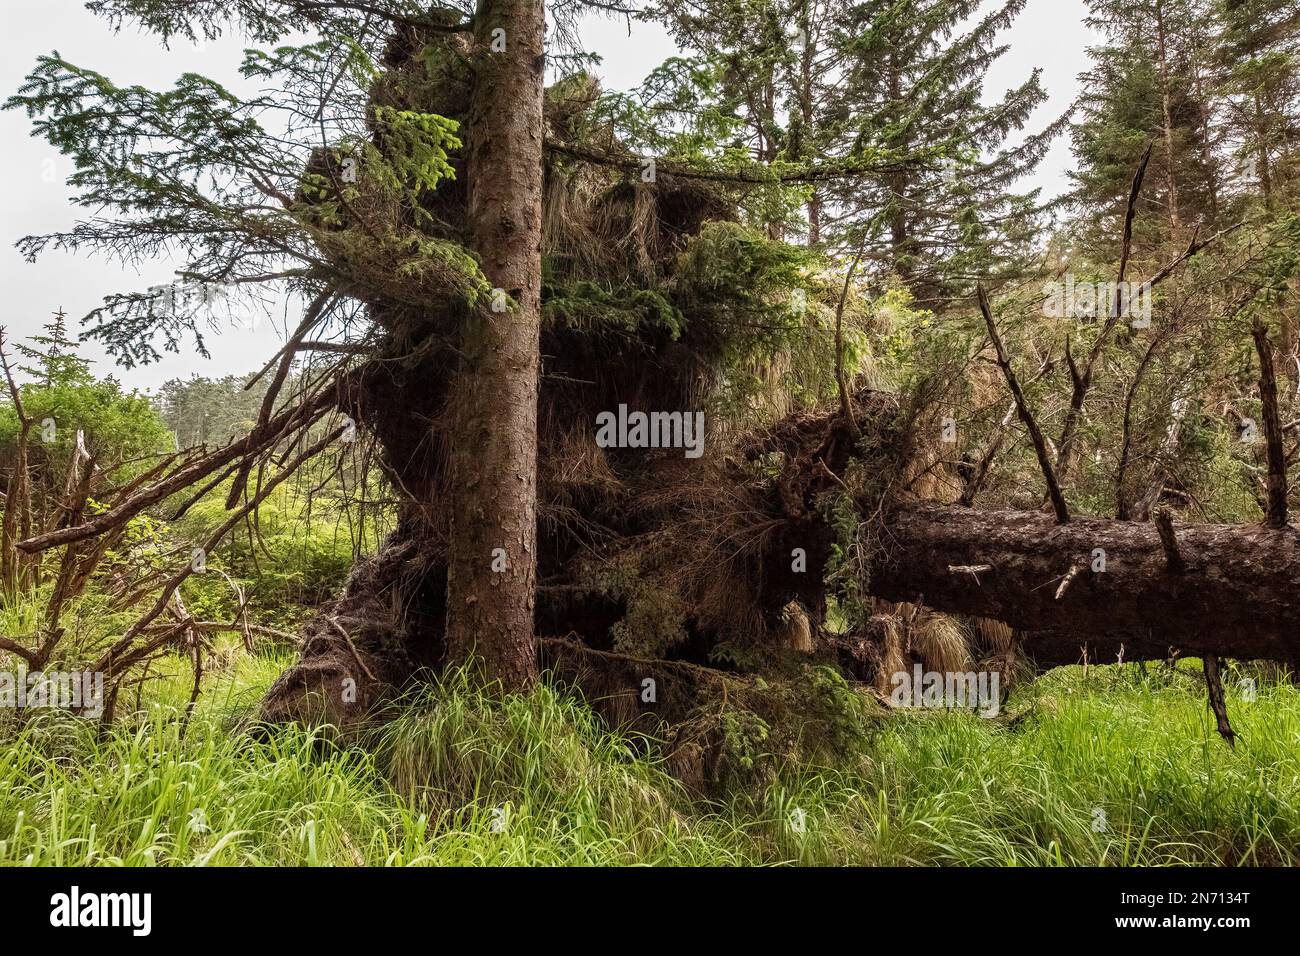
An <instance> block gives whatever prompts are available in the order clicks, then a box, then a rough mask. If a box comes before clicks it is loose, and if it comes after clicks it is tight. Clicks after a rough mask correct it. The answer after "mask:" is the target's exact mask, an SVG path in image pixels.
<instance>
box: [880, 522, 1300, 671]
mask: <svg viewBox="0 0 1300 956" xmlns="http://www.w3.org/2000/svg"><path fill="white" fill-rule="evenodd" d="M887 527H888V533H887V538H888V539H889V541H890V542H891V543H890V546H889V549H888V552H887V555H886V556H884V557H882V559H881V560H879V561H877V562H876V566H875V567H874V568H873V573H872V576H871V580H870V582H869V587H870V590H871V592H872V593H873V594H875V595H876V596H878V597H883V598H886V599H888V600H891V601H911V602H914V603H918V604H924V605H926V606H927V607H930V608H933V609H935V610H938V611H946V612H950V613H960V614H970V615H975V616H978V617H991V618H995V619H997V620H999V621H1003V622H1005V623H1007V624H1009V625H1011V626H1012V627H1014V628H1017V629H1018V630H1025V631H1048V632H1059V633H1061V634H1068V635H1070V636H1069V637H1068V638H1067V639H1066V640H1067V641H1068V642H1070V643H1071V644H1072V645H1073V646H1077V645H1079V644H1083V643H1086V642H1088V641H1089V639H1090V638H1096V637H1100V638H1105V639H1107V640H1110V641H1112V642H1118V641H1123V640H1125V639H1126V636H1127V639H1128V640H1129V641H1130V642H1131V643H1137V642H1139V641H1140V642H1141V643H1142V644H1143V646H1144V647H1145V648H1146V653H1145V654H1144V655H1143V656H1148V657H1151V656H1157V657H1161V656H1165V652H1166V651H1167V648H1168V647H1170V646H1173V647H1176V648H1178V649H1179V650H1180V651H1182V652H1183V653H1184V654H1198V653H1216V654H1219V655H1220V656H1224V657H1235V658H1240V659H1251V658H1267V659H1271V660H1277V661H1288V660H1292V659H1294V658H1295V657H1296V656H1297V651H1298V650H1300V535H1298V534H1297V532H1296V531H1295V530H1294V529H1291V528H1283V529H1278V530H1275V529H1271V528H1264V527H1259V526H1247V525H1219V524H1196V525H1183V526H1180V527H1178V528H1177V529H1176V537H1177V545H1178V553H1179V556H1180V557H1181V559H1182V562H1183V564H1184V566H1185V567H1184V568H1183V569H1182V570H1181V571H1173V570H1170V568H1169V563H1170V562H1169V559H1168V555H1167V554H1166V552H1165V550H1164V547H1163V546H1162V545H1161V541H1160V533H1159V529H1158V528H1157V527H1156V525H1154V524H1151V523H1131V522H1124V521H1109V520H1105V519H1089V518H1078V519H1074V520H1072V521H1071V522H1070V523H1069V524H1068V525H1058V524H1056V523H1055V522H1054V521H1053V519H1052V517H1051V516H1050V515H1046V514H1042V513H1040V512H1014V511H1011V512H1008V511H968V510H965V509H959V508H953V507H944V506H937V505H930V504H921V503H914V504H906V505H899V506H896V507H895V508H894V509H893V510H892V511H891V513H890V514H889V516H888V518H887ZM1097 549H1101V550H1102V551H1104V552H1105V564H1104V570H1099V571H1095V570H1094V568H1096V567H1100V566H1101V565H1100V564H1099V563H1098V562H1097V557H1099V556H1098V554H1097ZM982 566H984V569H982V570H980V568H981V567H982ZM1029 649H1030V651H1031V652H1032V650H1033V648H1032V643H1031V646H1030V648H1029ZM1157 651H1158V652H1159V653H1156V652H1157ZM1135 656H1137V655H1128V656H1126V659H1134V657H1135Z"/></svg>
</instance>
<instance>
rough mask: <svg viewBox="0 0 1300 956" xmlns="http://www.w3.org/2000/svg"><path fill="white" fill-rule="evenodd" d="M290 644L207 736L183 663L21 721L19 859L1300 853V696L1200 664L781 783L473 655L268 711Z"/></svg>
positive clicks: (208, 722)
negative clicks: (352, 707) (661, 746)
mask: <svg viewBox="0 0 1300 956" xmlns="http://www.w3.org/2000/svg"><path fill="white" fill-rule="evenodd" d="M281 664H282V661H280V660H278V659H276V658H263V659H261V660H258V659H256V658H253V659H246V660H244V661H241V662H237V663H235V664H233V665H232V667H231V669H230V671H229V672H228V673H226V674H224V675H223V676H222V678H221V679H219V680H218V682H217V685H216V686H215V687H214V688H213V689H212V690H211V691H210V692H209V693H208V695H207V696H206V698H205V701H204V704H203V707H202V708H201V709H200V710H199V711H198V712H197V713H196V715H195V717H194V719H193V720H192V721H191V723H190V724H189V726H188V729H187V730H186V731H185V733H184V735H183V736H182V735H181V732H180V723H179V722H178V721H177V720H176V715H177V713H178V709H179V707H180V705H181V704H182V703H183V692H182V691H181V690H180V688H182V687H183V686H184V685H185V677H184V675H183V674H178V675H177V676H176V679H175V681H174V682H173V683H174V685H175V686H174V687H173V686H172V684H170V683H163V684H161V685H159V686H158V687H156V688H154V689H153V690H151V691H150V693H149V700H148V702H147V703H146V705H145V706H144V708H143V710H142V712H141V713H138V714H136V715H134V716H133V717H132V718H130V719H128V720H124V721H121V722H120V723H119V724H118V725H117V726H115V727H113V728H112V729H111V730H110V731H109V732H108V733H106V734H104V735H102V736H101V735H98V734H97V733H96V728H95V727H94V726H93V725H91V724H88V723H86V722H83V721H80V720H78V719H76V718H71V717H67V716H62V715H52V714H49V715H45V716H42V717H39V718H38V719H35V720H32V721H29V722H28V723H26V724H25V725H22V726H17V725H11V726H9V727H8V728H7V729H4V730H0V735H2V736H0V864H19V865H21V864H29V865H46V864H64V865H168V864H183V865H266V864H306V865H315V864H328V865H362V864H365V865H412V864H416V865H419V864H435V865H447V864H451V865H462V864H465V865H479V864H482V865H513V864H527V865H538V864H540V865H551V864H580V865H622V864H656V865H662V864H689V865H745V864H777V863H802V864H869V865H875V864H891V865H912V864H986V865H1003V864H1042V865H1055V864H1100V865H1135V864H1169V863H1190V864H1210V863H1220V862H1227V863H1241V864H1292V865H1293V864H1295V863H1297V862H1300V693H1297V691H1296V690H1295V689H1294V688H1292V687H1291V686H1289V685H1287V684H1284V683H1278V682H1269V683H1263V684H1261V685H1260V687H1259V694H1258V699H1257V700H1255V701H1253V702H1246V701H1242V700H1240V699H1236V698H1234V699H1232V700H1230V702H1229V707H1230V710H1231V713H1232V719H1233V723H1234V726H1236V728H1237V730H1238V731H1239V733H1240V734H1241V739H1240V740H1239V742H1238V745H1237V748H1236V749H1235V750H1230V749H1229V748H1228V747H1227V746H1226V745H1225V744H1224V743H1223V741H1221V740H1220V739H1219V738H1218V737H1217V735H1216V734H1215V732H1214V726H1213V721H1212V719H1211V718H1210V717H1209V715H1208V713H1207V712H1206V709H1205V704H1204V698H1203V691H1202V690H1201V688H1200V686H1199V682H1198V681H1197V680H1195V679H1193V678H1191V677H1188V676H1186V675H1183V674H1177V673H1175V674H1172V675H1170V674H1166V675H1164V676H1161V677H1159V678H1158V679H1157V678H1155V677H1153V678H1149V679H1148V678H1143V677H1141V676H1135V675H1136V672H1135V671H1134V670H1133V669H1132V668H1129V667H1125V668H1114V667H1110V668H1095V667H1094V668H1092V669H1091V671H1090V672H1089V674H1088V675H1087V676H1086V677H1085V676H1084V675H1083V674H1082V673H1081V672H1080V671H1079V669H1077V668H1066V669H1062V670H1061V671H1057V672H1053V674H1051V675H1049V677H1047V678H1045V679H1043V680H1040V681H1038V682H1037V683H1035V684H1033V685H1030V686H1029V687H1028V688H1027V689H1025V690H1023V691H1020V692H1018V694H1017V696H1016V697H1015V698H1014V699H1013V700H1012V702H1011V705H1010V707H1009V709H1008V715H1007V716H1006V717H1004V718H1001V719H998V720H982V719H980V718H978V717H976V716H972V715H969V714H958V713H952V714H915V715H904V714H899V715H895V716H893V717H891V718H890V719H888V720H884V721H878V722H875V723H874V724H873V726H874V727H876V728H877V729H874V730H872V731H871V736H870V738H869V739H868V741H867V744H866V746H865V748H863V750H862V752H861V753H859V754H857V755H855V756H852V757H849V756H846V757H845V758H844V760H843V761H842V762H841V763H839V764H838V765H836V766H831V767H790V768H787V769H786V771H785V772H784V773H782V774H781V775H780V777H779V779H778V780H777V781H776V783H774V784H772V785H770V786H767V787H766V788H764V789H763V790H762V791H761V792H757V793H755V792H747V791H745V790H743V789H737V790H736V791H734V792H732V793H731V794H727V795H723V796H722V797H720V798H715V799H714V800H712V801H706V800H704V799H703V798H700V797H698V796H693V795H691V794H688V793H687V792H685V791H684V790H683V788H682V787H681V785H680V784H678V783H677V782H676V781H675V780H674V779H673V778H672V777H671V776H669V775H668V774H667V773H666V771H665V770H664V767H663V766H662V764H661V762H660V761H659V760H657V759H656V758H654V757H652V756H647V755H646V754H645V753H644V752H643V751H644V748H641V747H637V746H634V743H635V742H634V741H632V740H629V739H627V738H625V737H622V736H620V735H618V734H616V733H610V732H609V731H607V730H606V729H605V728H604V727H603V726H602V725H601V724H600V722H599V721H598V719H597V718H596V717H595V716H594V715H593V714H592V712H591V711H590V710H589V709H588V708H587V707H585V706H584V705H583V704H582V703H581V702H579V701H576V700H573V699H570V698H566V697H564V696H562V695H560V694H559V693H557V692H556V691H555V690H554V689H553V688H551V687H549V686H547V685H543V686H541V687H539V688H538V689H537V690H536V691H535V692H534V693H532V694H530V695H528V696H527V697H507V698H505V699H504V700H498V699H493V698H491V697H488V696H485V695H483V694H481V693H478V692H476V691H475V690H474V689H473V688H472V687H470V686H469V685H468V684H467V683H466V682H465V680H464V679H463V677H461V676H459V675H453V676H451V677H449V678H448V679H447V680H446V681H445V682H444V683H443V684H442V685H441V686H438V687H435V688H430V689H428V690H427V691H426V692H424V693H421V694H419V695H416V696H414V697H412V698H411V699H409V700H407V701H405V702H403V708H402V711H401V713H400V714H399V715H398V716H397V717H396V719H395V720H392V721H391V722H388V723H386V724H384V725H383V726H382V727H380V728H378V729H376V730H375V731H373V732H372V733H371V734H369V735H368V736H367V737H365V738H364V739H361V740H358V741H355V742H352V743H349V744H343V743H338V742H335V741H334V740H332V739H331V738H330V737H329V736H327V735H324V734H319V733H312V732H308V731H304V730H301V729H296V728H281V729H278V730H276V731H275V732H274V733H272V734H270V735H269V736H265V737H259V736H257V735H253V734H249V733H247V732H245V730H244V729H242V727H243V725H242V724H240V723H239V718H240V717H241V716H242V715H246V714H248V713H249V712H250V708H251V706H252V702H253V701H254V700H255V699H256V696H257V694H258V693H260V691H261V689H262V688H263V687H264V686H265V682H266V681H267V680H268V679H269V678H270V676H271V675H273V674H274V673H275V671H276V670H277V669H278V668H279V666H280V665H281Z"/></svg>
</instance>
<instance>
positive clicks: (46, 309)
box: [0, 0, 1093, 389]
mask: <svg viewBox="0 0 1300 956" xmlns="http://www.w3.org/2000/svg"><path fill="white" fill-rule="evenodd" d="M0 7H2V8H3V14H2V17H3V19H2V20H0V99H3V98H4V97H7V96H9V95H10V94H11V93H13V92H14V91H15V90H16V89H17V88H18V86H19V84H20V83H21V82H22V80H23V78H24V77H25V76H26V75H27V72H28V71H29V70H30V69H31V67H32V66H33V65H34V63H35V60H36V57H37V56H38V55H39V54H42V53H48V52H50V51H52V50H58V51H59V53H60V54H62V55H63V56H64V57H65V58H66V59H68V60H70V61H71V62H73V63H76V64H78V65H80V66H85V67H88V68H90V69H94V70H97V71H99V72H101V73H104V74H106V75H107V76H109V77H110V78H112V79H113V80H114V81H115V82H117V83H119V84H129V83H140V84H144V85H146V86H150V87H168V86H170V85H171V84H172V82H173V81H174V80H175V79H176V77H177V76H179V75H180V74H181V73H184V72H189V71H192V72H198V73H203V74H205V75H207V76H210V77H212V78H213V79H216V80H217V81H219V82H222V83H224V84H226V85H228V86H230V87H231V88H232V89H234V90H236V91H239V90H241V89H247V87H246V86H245V85H244V84H243V83H242V81H241V78H240V77H239V75H238V66H239V63H240V60H241V49H242V47H241V44H240V42H239V41H238V39H237V38H236V39H231V38H223V39H222V40H220V41H218V42H215V43H207V44H205V45H204V47H203V48H201V49H195V48H193V47H192V46H191V45H190V44H189V43H184V42H181V43H178V44H177V45H175V46H174V47H173V49H171V50H165V49H163V48H162V47H161V46H160V45H159V44H158V43H157V41H156V39H155V38H154V37H152V36H149V35H144V34H139V33H136V32H134V31H132V30H124V31H123V32H122V33H119V34H117V35H114V34H113V33H112V32H111V31H110V30H109V29H108V27H107V26H106V25H105V23H104V21H102V20H101V19H99V18H97V17H95V16H92V15H91V14H90V13H88V12H86V10H85V9H84V8H83V7H82V3H81V0H0ZM1083 7H1084V4H1083V0H1029V4H1028V6H1027V8H1026V10H1025V12H1024V13H1023V14H1022V15H1021V16H1020V18H1019V20H1018V21H1017V22H1016V25H1015V27H1014V28H1013V29H1012V30H1011V31H1010V32H1009V33H1008V34H1007V37H1006V40H1007V42H1009V43H1010V44H1011V49H1010V50H1009V51H1008V52H1007V53H1006V55H1005V56H1003V57H1002V58H1001V59H1000V60H999V61H998V62H997V63H996V64H995V65H994V66H993V68H992V69H991V70H990V71H989V74H988V77H987V80H986V86H985V88H986V92H987V94H988V95H989V96H990V97H993V96H996V95H997V94H999V93H1000V92H1001V91H1003V90H1005V89H1006V88H1008V87H1011V86H1015V85H1018V84H1020V83H1021V82H1023V81H1024V79H1025V78H1026V77H1027V76H1028V75H1029V73H1030V71H1031V70H1032V69H1033V68H1034V67H1041V68H1042V69H1043V83H1044V85H1045V87H1046V89H1047V91H1048V93H1049V94H1050V100H1049V101H1048V103H1046V104H1045V105H1044V106H1043V107H1041V108H1040V109H1039V111H1038V113H1037V114H1036V116H1035V117H1034V123H1035V124H1037V125H1042V124H1045V123H1046V122H1048V121H1049V120H1050V119H1052V118H1054V117H1055V116H1057V115H1059V114H1060V113H1061V112H1062V111H1064V110H1065V109H1066V108H1067V107H1068V106H1069V104H1070V102H1071V101H1072V100H1073V99H1074V95H1075V91H1076V88H1077V84H1078V79H1077V77H1078V74H1079V73H1080V72H1082V71H1083V70H1084V69H1085V68H1086V66H1087V53H1086V47H1087V46H1088V44H1089V43H1091V42H1093V38H1092V37H1091V36H1090V35H1089V34H1088V33H1087V31H1086V30H1085V28H1084V27H1083V25H1082V22H1081V20H1082V16H1083ZM583 37H584V40H585V43H586V46H587V48H588V49H591V50H593V51H595V52H596V53H598V54H599V55H600V56H601V57H602V58H603V60H604V62H603V64H602V66H601V67H600V68H599V70H598V72H600V73H601V75H602V79H603V81H604V84H605V86H606V88H609V89H627V88H630V87H633V86H635V85H636V84H637V83H638V82H639V81H640V80H641V78H642V77H644V76H645V75H646V74H647V73H648V72H649V71H650V70H651V69H653V68H654V67H655V66H657V65H658V64H659V63H660V62H662V61H663V60H664V59H666V58H667V57H669V56H672V55H674V53H676V50H675V48H674V46H673V44H672V42H671V40H670V39H669V38H668V36H667V35H666V34H665V32H664V31H663V30H662V29H661V28H660V27H658V26H656V25H647V24H634V25H633V27H632V33H631V35H630V36H629V34H628V29H627V26H626V24H624V23H622V22H619V21H614V20H608V19H602V18H592V19H591V20H589V21H588V22H587V23H586V25H585V27H584V31H583ZM30 134H31V122H30V121H29V120H28V119H27V117H26V115H25V114H23V113H22V112H21V111H17V112H15V111H9V112H5V113H0V142H2V143H3V144H4V154H3V155H4V166H5V170H6V173H7V174H6V175H5V176H4V177H3V178H2V179H0V288H2V289H3V298H4V301H3V303H0V325H4V326H6V327H7V328H8V330H9V331H8V334H9V336H10V337H13V338H23V337H26V336H28V335H31V334H33V333H36V332H38V331H39V329H40V326H41V325H42V324H43V323H44V322H46V321H48V318H49V315H50V314H51V313H52V312H54V311H55V310H56V309H59V308H62V309H63V310H64V311H65V312H67V313H68V318H69V323H70V325H72V326H73V327H74V328H76V327H77V321H78V320H79V319H80V318H81V317H82V316H84V315H85V314H86V313H87V312H89V311H90V310H91V309H93V308H95V307H96V306H98V305H99V304H100V303H101V300H102V298H103V297H104V296H105V295H107V294H109V293H112V292H126V291H133V290H143V289H146V288H148V287H149V286H153V285H159V284H162V283H166V282H169V281H171V279H172V278H173V276H172V272H171V269H172V268H173V266H172V265H171V264H169V263H165V262H150V263H147V264H144V265H141V266H139V267H138V268H126V269H124V268H123V267H122V266H121V265H119V264H118V263H116V262H113V261H106V260H104V259H102V258H100V257H97V256H92V255H90V254H88V253H82V254H80V255H77V256H73V255H70V254H67V253H59V252H49V253H46V254H45V255H43V256H42V257H41V258H40V259H39V260H37V262H36V263H35V264H31V263H28V262H25V261H24V260H23V258H22V257H21V256H20V255H19V254H18V252H17V251H16V250H15V249H14V247H13V244H14V242H15V241H17V240H18V239H20V238H21V237H23V236H25V235H29V234H32V233H45V232H54V231H59V230H63V229H67V228H69V227H70V226H71V225H72V224H73V222H74V221H75V220H76V219H77V218H78V215H77V214H78V213H81V214H83V215H84V214H85V213H86V212H87V210H81V209H78V208H76V207H74V206H72V205H71V204H70V203H69V202H68V199H69V196H70V190H69V189H68V188H67V187H66V186H65V185H64V179H65V178H66V176H67V175H68V174H69V173H70V172H71V163H70V162H69V161H68V160H67V159H65V158H64V157H62V156H60V155H59V154H58V153H57V152H55V151H54V150H53V149H52V148H50V147H49V146H48V145H46V144H45V142H44V141H43V140H38V139H33V138H32V137H31V135H30ZM1070 161H1071V157H1070V152H1069V149H1068V146H1067V144H1066V143H1065V142H1064V141H1063V140H1062V141H1058V142H1057V144H1056V145H1055V147H1054V148H1053V150H1052V152H1051V153H1050V154H1049V155H1048V157H1047V159H1046V161H1045V162H1044V163H1043V165H1042V167H1041V168H1040V170H1039V172H1038V174H1037V176H1036V178H1035V180H1034V181H1033V183H1032V185H1036V186H1042V187H1043V190H1044V193H1046V194H1055V193H1057V192H1059V191H1060V190H1061V189H1063V188H1064V185H1065V172H1066V170H1067V169H1068V168H1069V165H1070ZM291 308H294V307H293V306H291ZM284 324H285V323H284V320H283V315H280V316H277V317H275V319H274V320H273V321H267V320H265V319H263V320H261V321H258V322H248V321H247V319H245V320H243V322H242V324H241V325H240V326H237V327H231V326H230V324H229V323H227V324H225V325H224V326H223V327H221V328H220V329H219V330H218V331H219V334H217V333H216V332H214V333H209V334H206V335H205V341H206V343H207V346H208V348H209V350H210V351H211V353H212V357H211V359H204V358H203V357H202V356H200V355H198V354H196V353H195V352H194V351H193V350H192V349H184V350H182V352H181V354H179V355H173V354H171V353H164V355H163V360H162V361H161V362H160V363H157V364H154V365H150V366H143V367H137V368H135V369H131V370H121V369H116V370H113V369H111V365H110V360H109V359H108V358H107V357H106V356H105V355H104V353H103V351H102V350H101V349H100V348H99V346H98V345H97V344H96V343H93V342H92V343H87V344H86V345H85V346H84V347H83V351H84V354H86V355H87V356H88V357H90V358H92V359H95V360H97V365H96V371H97V372H98V373H99V374H101V375H102V374H106V373H107V372H108V371H110V370H113V371H115V374H117V375H118V377H119V378H120V379H121V380H122V381H123V382H124V383H126V384H127V385H130V386H137V387H139V388H142V389H143V388H155V387H156V386H157V385H159V384H160V383H161V382H163V381H165V380H166V379H169V378H172V377H177V376H179V377H188V376H189V375H190V374H192V373H198V374H202V375H214V376H215V375H225V374H228V373H232V372H233V373H243V372H248V371H251V370H253V369H256V368H258V367H260V365H261V364H262V362H264V361H265V360H266V359H267V358H268V357H269V356H271V355H273V354H274V353H275V351H276V350H277V349H278V347H279V343H280V342H282V341H283V337H284V332H283V327H284ZM291 324H294V325H296V324H297V316H296V315H294V316H293V321H292V323H291Z"/></svg>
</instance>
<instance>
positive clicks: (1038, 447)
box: [975, 284, 1070, 524]
mask: <svg viewBox="0 0 1300 956" xmlns="http://www.w3.org/2000/svg"><path fill="white" fill-rule="evenodd" d="M975 292H976V297H977V298H978V299H979V305H980V311H981V312H982V313H984V323H985V325H987V326H988V330H989V337H990V338H991V339H992V340H993V349H994V351H995V352H996V353H997V356H998V365H1000V366H1001V367H1002V374H1003V376H1004V377H1005V378H1006V380H1007V387H1008V388H1009V389H1011V396H1012V397H1013V398H1014V399H1015V401H1016V410H1017V411H1018V412H1019V413H1020V420H1021V421H1022V422H1023V423H1024V425H1025V428H1027V429H1028V430H1029V438H1030V440H1031V441H1033V443H1034V451H1035V453H1036V454H1037V455H1038V466H1039V467H1040V468H1041V469H1042V471H1043V479H1044V480H1045V481H1046V482H1047V494H1048V495H1049V497H1051V499H1052V507H1053V508H1054V509H1055V510H1056V520H1057V521H1058V522H1059V523H1060V524H1065V523H1066V522H1068V521H1069V520H1070V510H1069V508H1067V507H1066V504H1065V496H1064V495H1062V494H1061V486H1060V485H1058V484H1057V483H1056V474H1055V472H1054V471H1053V470H1052V462H1051V460H1050V459H1049V458H1048V456H1047V443H1046V442H1045V441H1044V440H1043V433H1042V430H1041V429H1039V427H1038V422H1036V421H1035V420H1034V416H1033V413H1032V412H1030V410H1029V404H1028V403H1027V402H1026V401H1025V393H1024V392H1023V391H1021V389H1020V383H1019V382H1018V381H1017V380H1016V373H1015V372H1014V371H1013V370H1012V368H1011V359H1010V358H1009V357H1008V356H1007V350H1006V348H1005V347H1004V346H1003V344H1002V337H1001V336H1000V335H998V327H997V323H995V322H994V321H993V310H992V308H991V307H990V306H989V297H988V295H987V293H985V291H984V286H983V284H980V285H978V286H976V288H975Z"/></svg>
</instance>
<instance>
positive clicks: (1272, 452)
mask: <svg viewBox="0 0 1300 956" xmlns="http://www.w3.org/2000/svg"><path fill="white" fill-rule="evenodd" d="M1251 334H1252V335H1253V336H1254V339H1255V351H1256V352H1257V353H1258V354H1259V399H1260V402H1262V403H1263V406H1264V440H1265V442H1267V446H1268V526H1269V527H1270V528H1285V527H1286V522H1287V508H1286V453H1285V452H1284V451H1283V449H1282V419H1281V417H1280V416H1279V415H1278V411H1277V377H1276V376H1275V374H1274V372H1273V346H1272V345H1271V344H1270V343H1269V341H1268V329H1266V328H1265V327H1264V323H1263V322H1261V321H1260V320H1259V319H1256V320H1255V321H1254V323H1253V324H1252V326H1251Z"/></svg>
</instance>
